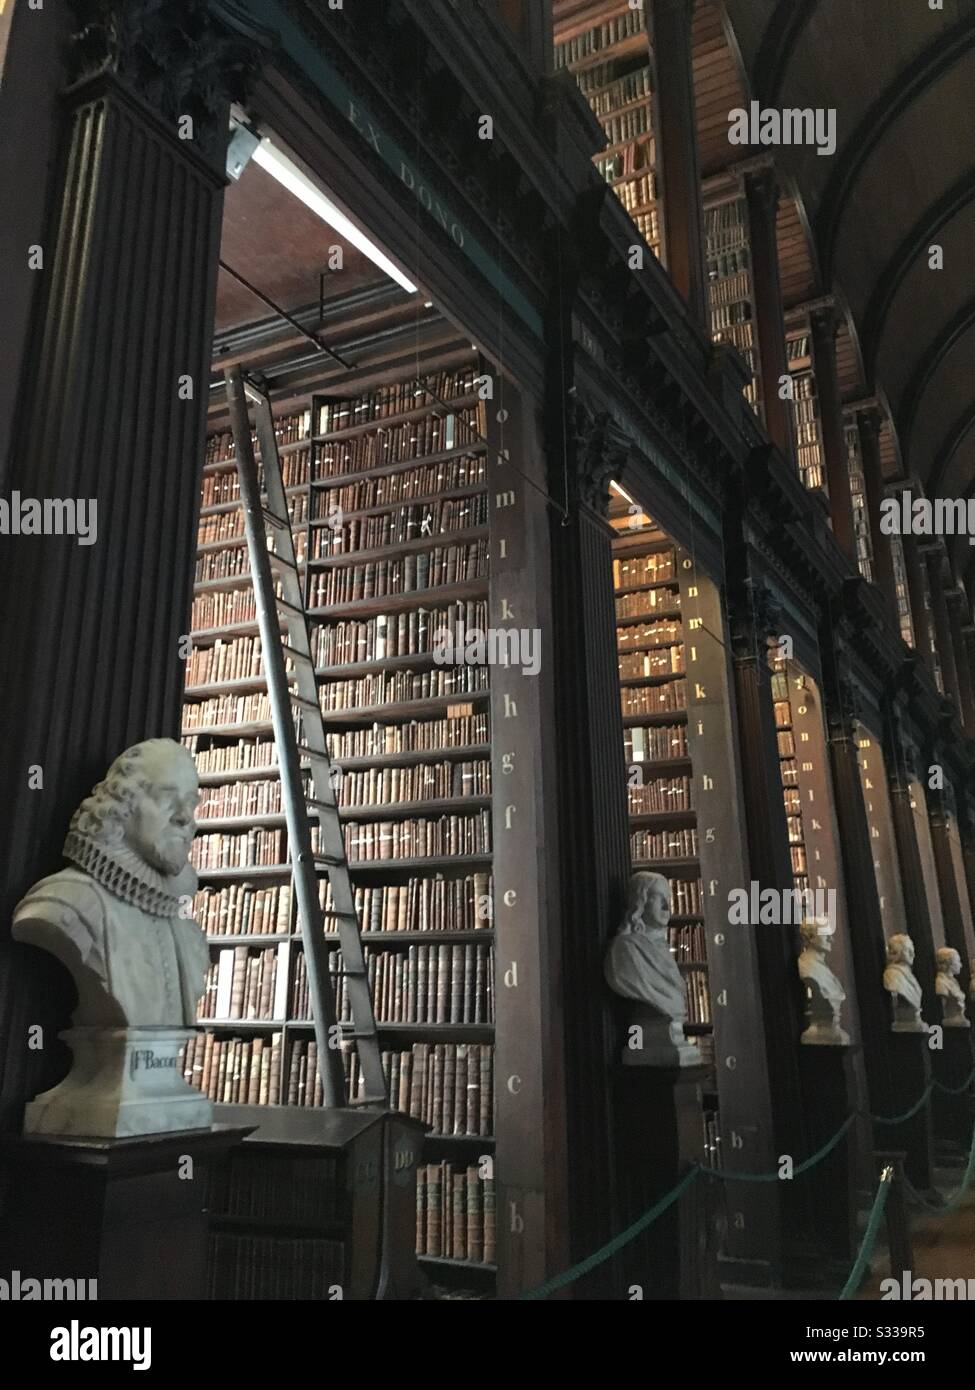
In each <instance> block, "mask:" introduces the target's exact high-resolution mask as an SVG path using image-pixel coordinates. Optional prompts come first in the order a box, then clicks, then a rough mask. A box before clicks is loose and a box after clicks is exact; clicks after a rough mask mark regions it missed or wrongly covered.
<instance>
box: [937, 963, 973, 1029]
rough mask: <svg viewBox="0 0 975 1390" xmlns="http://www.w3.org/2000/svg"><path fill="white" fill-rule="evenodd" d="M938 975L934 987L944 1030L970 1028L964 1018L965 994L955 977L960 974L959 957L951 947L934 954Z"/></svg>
mask: <svg viewBox="0 0 975 1390" xmlns="http://www.w3.org/2000/svg"><path fill="white" fill-rule="evenodd" d="M934 958H935V961H936V962H937V966H938V973H937V975H936V976H935V979H934V987H935V990H936V991H937V994H938V998H939V999H940V1000H941V1014H942V1019H941V1021H942V1023H943V1024H944V1026H945V1027H946V1028H971V1026H972V1025H971V1022H970V1021H969V1019H968V1018H967V1017H966V1016H965V994H964V991H963V990H962V987H961V985H960V984H959V983H958V980H957V979H956V976H958V975H960V974H961V956H960V955H959V954H958V952H957V951H956V950H954V949H953V947H951V946H941V947H939V949H938V950H937V951H935V953H934Z"/></svg>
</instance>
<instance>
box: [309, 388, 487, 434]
mask: <svg viewBox="0 0 975 1390" xmlns="http://www.w3.org/2000/svg"><path fill="white" fill-rule="evenodd" d="M420 394H421V395H426V394H427V393H426V392H421V393H420ZM349 399H350V400H354V399H355V397H351V396H350V397H349ZM480 399H481V398H480V396H479V395H478V394H477V392H476V391H470V392H468V393H467V394H466V395H463V396H452V397H451V398H450V399H449V400H446V401H444V403H443V405H441V403H440V402H439V401H437V400H434V399H433V398H432V397H431V398H430V399H429V400H428V401H427V403H426V405H415V406H411V407H410V409H409V410H401V411H399V412H397V414H395V415H382V416H377V417H376V418H375V419H374V420H360V421H359V422H358V423H357V424H354V425H348V426H346V427H345V428H343V429H340V430H329V431H327V432H326V433H325V434H313V435H312V436H311V442H312V443H313V444H336V443H339V442H340V441H341V440H343V439H354V438H355V437H356V436H357V435H360V434H369V432H370V431H371V430H385V429H391V428H392V427H393V426H395V425H404V424H406V423H407V421H409V420H420V419H422V418H423V417H424V416H425V415H438V416H439V417H440V419H444V418H446V416H447V415H456V414H457V412H458V411H460V410H464V409H466V408H467V407H468V406H472V405H477V403H478V401H479V400H480ZM319 404H321V405H338V404H339V398H338V397H333V398H332V399H330V400H328V399H324V398H323V399H322V400H321V401H320V402H319Z"/></svg>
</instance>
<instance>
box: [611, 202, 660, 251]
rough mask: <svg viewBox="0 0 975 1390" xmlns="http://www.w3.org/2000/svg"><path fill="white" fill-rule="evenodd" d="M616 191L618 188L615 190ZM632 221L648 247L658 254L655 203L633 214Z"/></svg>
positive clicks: (658, 219)
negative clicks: (643, 210)
mask: <svg viewBox="0 0 975 1390" xmlns="http://www.w3.org/2000/svg"><path fill="white" fill-rule="evenodd" d="M617 191H618V190H617ZM633 221H634V224H635V225H636V229H637V231H638V232H639V233H640V235H641V236H642V237H643V239H644V241H645V242H646V243H647V245H648V246H649V247H650V250H651V251H652V252H653V253H654V255H655V256H656V255H659V248H660V213H659V212H658V210H657V205H656V204H654V205H653V206H652V207H651V208H649V209H648V210H647V211H646V212H637V213H634V214H633Z"/></svg>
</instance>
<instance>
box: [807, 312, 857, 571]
mask: <svg viewBox="0 0 975 1390" xmlns="http://www.w3.org/2000/svg"><path fill="white" fill-rule="evenodd" d="M809 326H810V329H811V332H812V348H813V362H814V364H815V371H816V391H817V393H818V396H819V416H820V422H821V425H822V430H823V453H824V455H825V460H826V489H827V491H828V493H829V514H830V520H831V521H832V523H833V535H834V536H835V537H836V540H837V543H838V544H839V547H840V549H841V550H842V551H843V554H844V555H845V556H846V558H847V559H848V560H849V562H850V564H851V566H852V567H853V569H854V570H856V569H857V553H856V538H855V536H854V534H853V503H852V501H851V499H850V469H849V464H848V462H847V457H846V440H845V438H844V434H843V406H842V402H841V401H840V387H839V380H838V379H837V375H836V330H837V328H838V326H839V320H838V319H837V316H836V310H835V308H834V307H833V305H832V304H828V305H823V306H822V307H817V308H815V309H813V310H811V312H810V314H809Z"/></svg>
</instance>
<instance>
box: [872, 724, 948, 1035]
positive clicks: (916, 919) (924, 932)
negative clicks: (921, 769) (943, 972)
mask: <svg viewBox="0 0 975 1390" xmlns="http://www.w3.org/2000/svg"><path fill="white" fill-rule="evenodd" d="M884 751H885V757H884V763H885V766H886V770H887V786H888V789H889V791H890V809H891V815H892V817H893V821H894V837H895V839H896V842H897V859H898V863H899V866H900V880H901V891H902V893H903V895H904V915H905V917H906V919H907V925H908V931H909V933H910V936H911V940H912V941H913V942H914V949H915V957H914V974H915V975H916V976H917V978H918V981H919V982H920V985H921V989H922V990H923V992H924V1011H923V1012H924V1016H925V1017H926V1018H936V1017H937V1015H938V1010H937V1007H936V1003H937V997H936V995H935V990H934V976H935V959H934V951H935V945H934V936H933V933H932V928H931V914H930V911H929V908H928V897H927V892H926V890H925V882H924V869H923V867H922V863H921V847H920V845H919V844H918V838H917V822H916V820H915V818H914V808H913V806H912V804H911V803H912V799H913V786H912V783H916V782H917V781H918V780H919V779H918V777H917V771H916V760H917V751H916V749H915V748H914V746H913V745H912V744H911V742H910V740H909V739H908V738H907V737H906V735H905V732H904V729H903V727H902V724H901V721H900V718H899V717H898V711H897V710H893V711H891V714H890V722H889V728H888V737H887V747H886V748H885V750H884Z"/></svg>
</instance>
